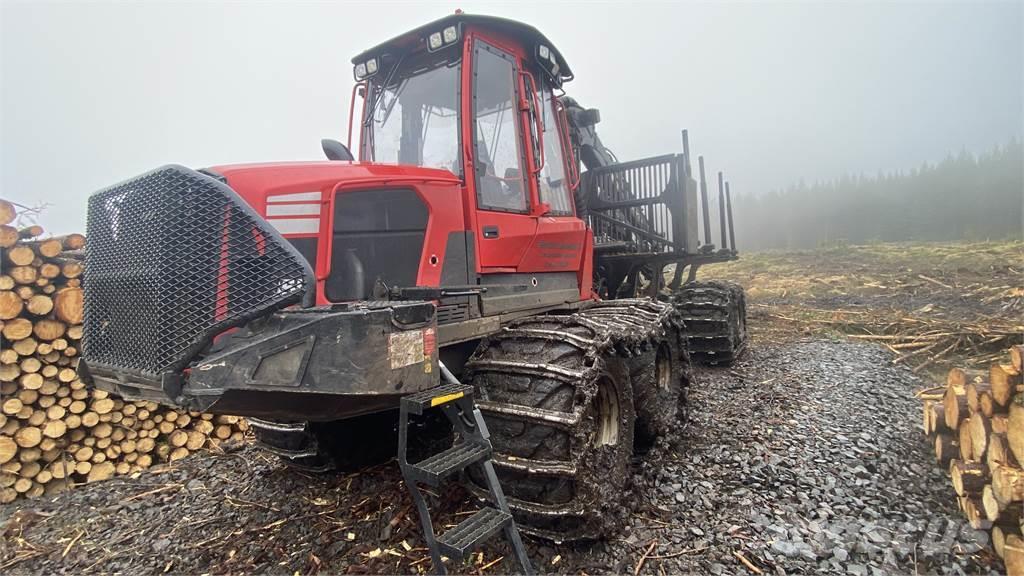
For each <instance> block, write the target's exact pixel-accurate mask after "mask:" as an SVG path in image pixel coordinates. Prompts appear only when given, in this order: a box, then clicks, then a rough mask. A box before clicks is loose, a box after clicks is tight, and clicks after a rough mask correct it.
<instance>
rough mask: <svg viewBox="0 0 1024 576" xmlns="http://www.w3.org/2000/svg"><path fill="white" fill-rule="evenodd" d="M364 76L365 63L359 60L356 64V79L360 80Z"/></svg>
mask: <svg viewBox="0 0 1024 576" xmlns="http://www.w3.org/2000/svg"><path fill="white" fill-rule="evenodd" d="M363 78H366V64H365V63H362V62H360V63H359V64H356V80H362V79H363Z"/></svg>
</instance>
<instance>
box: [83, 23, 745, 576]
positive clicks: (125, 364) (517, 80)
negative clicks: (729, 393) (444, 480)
mask: <svg viewBox="0 0 1024 576" xmlns="http://www.w3.org/2000/svg"><path fill="white" fill-rule="evenodd" d="M352 62H353V72H354V76H355V85H354V87H353V92H352V94H353V99H352V105H351V106H352V108H351V110H350V118H351V121H350V131H349V138H348V142H347V144H345V145H343V144H341V143H340V142H336V141H325V142H324V151H325V153H326V154H327V156H328V160H324V161H310V162H280V163H262V164H242V165H225V166H214V167H211V168H206V169H201V170H193V169H189V168H185V167H182V166H177V165H169V166H164V167H162V168H158V169H156V170H153V171H151V172H148V173H145V174H142V175H140V176H137V177H135V178H131V179H129V180H126V181H124V182H121V183H119V184H116V185H113V186H111V187H109V188H106V189H104V190H101V191H99V192H97V193H95V194H94V195H93V196H91V198H90V200H89V210H88V228H87V230H88V252H87V259H86V269H87V276H86V279H85V282H84V291H85V344H84V350H83V360H82V363H81V365H80V372H81V373H82V375H83V377H84V378H85V379H86V380H87V381H88V382H89V383H90V384H91V385H93V386H95V387H97V388H100V389H102V390H106V391H109V392H111V393H116V394H119V395H121V396H123V397H125V398H129V399H145V400H151V401H155V402H159V403H161V404H165V405H169V406H175V407H179V408H181V409H186V410H200V411H209V412H216V413H224V414H234V415H240V416H246V417H249V418H250V419H251V422H252V423H253V427H254V429H255V430H256V433H257V437H258V439H259V440H260V441H261V442H262V443H263V444H264V445H265V446H266V447H267V448H268V449H270V450H272V451H273V452H275V453H276V454H278V455H280V456H281V457H282V458H283V459H284V460H285V461H287V462H288V463H290V464H292V465H296V466H301V467H306V468H310V469H315V470H324V469H329V468H332V467H335V466H338V465H341V464H344V462H345V461H346V460H349V459H352V458H353V457H354V455H355V454H357V453H358V452H359V451H360V450H362V449H364V448H365V447H366V444H367V437H368V436H370V435H373V434H374V432H373V431H374V430H380V429H388V430H394V429H395V428H396V425H397V424H396V422H397V420H398V418H397V417H396V412H397V410H396V409H399V408H400V407H401V410H402V412H401V414H402V416H401V418H402V420H401V422H400V426H399V427H400V428H401V440H400V442H401V446H400V454H399V456H400V460H401V462H402V464H403V467H404V468H403V470H405V469H406V468H408V469H409V470H413V469H414V468H415V466H416V464H415V463H409V462H407V461H406V459H405V457H404V450H405V435H406V434H408V433H409V431H408V429H407V428H406V421H405V417H406V412H409V413H412V414H415V413H418V412H417V411H422V410H425V409H429V408H430V407H431V406H440V407H441V408H443V409H445V410H446V415H448V416H449V417H450V419H451V420H452V422H453V423H455V424H456V427H457V428H458V427H459V426H462V428H461V429H459V431H460V434H459V437H460V438H461V443H458V444H456V445H455V446H453V447H452V448H451V449H449V451H448V452H446V454H447V456H445V457H446V458H448V461H447V462H448V463H449V464H452V466H449V467H445V468H444V470H440V468H438V469H436V470H434V472H431V473H429V474H428V472H423V470H425V469H426V468H427V465H426V464H423V465H422V466H420V468H416V470H420V472H417V474H420V473H421V472H422V474H421V476H418V477H417V478H420V479H421V480H422V479H432V480H437V479H438V478H440V477H441V476H443V475H444V474H447V473H448V472H450V470H449V468H451V469H452V470H454V469H456V468H457V467H458V466H456V465H459V466H462V465H466V466H468V464H469V463H471V461H474V462H475V461H481V459H483V461H485V462H486V463H487V464H488V466H485V467H478V468H469V473H468V474H467V477H468V482H467V485H468V486H469V488H470V489H471V490H472V491H473V492H474V493H475V494H477V495H478V496H480V497H481V498H482V499H483V500H487V499H488V495H489V494H490V496H493V495H494V492H493V490H491V489H492V488H493V485H494V484H495V482H494V481H493V480H495V478H489V475H490V476H494V475H495V473H496V479H497V480H500V485H501V487H502V488H503V489H504V496H503V499H506V498H507V503H505V502H503V504H505V505H504V506H499V508H502V509H504V510H507V511H510V512H511V514H512V516H513V517H514V518H515V522H516V524H517V525H518V526H519V527H520V528H522V529H523V530H524V531H527V532H529V533H532V534H537V535H540V536H543V537H546V538H550V539H553V540H556V541H563V540H572V539H589V538H599V537H604V536H608V535H610V534H613V533H614V532H615V530H616V526H617V525H618V524H617V518H618V517H619V515H620V514H621V513H622V510H621V509H620V508H621V504H620V502H619V495H620V494H621V492H622V490H623V489H624V487H625V485H626V482H627V479H628V478H629V474H628V466H629V462H630V458H631V457H632V455H633V453H634V450H635V447H636V446H640V445H642V444H643V443H644V442H649V441H650V440H651V439H652V438H654V437H656V436H658V435H659V434H664V433H666V432H668V431H669V430H671V429H673V428H674V427H677V426H679V425H680V422H681V419H682V418H683V417H684V416H685V412H686V390H687V387H688V386H690V385H692V376H691V369H690V361H691V357H693V358H697V359H701V360H704V361H709V362H712V363H728V362H731V361H732V360H733V359H734V358H735V357H736V356H737V355H738V354H740V352H741V351H742V350H743V347H744V345H745V343H746V328H745V309H744V299H743V292H742V290H741V289H739V288H738V287H737V286H735V285H730V284H726V283H721V282H713V281H712V282H698V281H696V273H697V269H698V267H700V266H703V265H707V264H713V263H719V262H726V261H729V260H733V259H735V258H737V251H736V247H735V240H734V232H733V229H732V212H731V199H730V198H728V197H727V189H725V188H724V187H723V186H722V177H721V174H719V201H718V203H717V208H718V213H719V224H718V228H719V229H720V232H721V239H720V242H719V243H718V244H717V245H716V244H715V243H713V241H712V238H711V223H712V221H711V219H710V212H711V210H710V207H711V201H710V200H709V197H708V190H707V183H706V175H705V171H704V163H703V158H700V161H699V179H698V178H694V177H693V175H692V174H691V170H692V168H691V158H690V150H689V142H688V137H687V135H686V133H685V132H684V133H683V134H684V137H683V151H682V153H672V154H665V155H662V156H657V157H652V158H645V159H641V160H634V161H627V162H620V161H618V159H617V158H616V157H615V155H614V154H612V153H611V151H610V150H609V149H608V148H606V147H605V146H604V144H603V143H602V142H601V140H600V138H599V137H598V136H597V131H596V128H595V126H596V125H597V123H598V121H599V120H600V114H599V113H598V112H597V110H594V109H586V108H583V107H582V106H580V105H579V104H578V103H577V102H576V101H575V100H573V99H571V98H569V97H568V96H565V95H564V93H563V91H562V90H563V86H564V85H565V84H566V83H567V82H569V81H570V80H572V79H573V72H572V69H571V68H570V66H569V63H568V62H567V61H566V59H565V57H564V56H563V55H562V53H561V52H559V50H558V49H557V48H556V47H555V45H554V44H553V43H552V42H551V41H550V40H548V38H546V37H545V36H544V35H543V34H542V33H540V32H539V31H538V30H537V29H535V28H534V27H532V26H529V25H527V24H523V23H519V22H515V21H512V20H506V19H502V18H495V17H489V16H480V15H469V14H463V13H456V14H453V15H449V16H446V17H444V18H441V19H439V20H437V21H434V22H431V23H429V24H426V25H423V26H421V27H419V28H416V29H414V30H412V31H409V32H407V33H404V34H401V35H399V36H397V37H395V38H393V39H391V40H389V41H387V42H384V43H382V44H380V45H378V46H375V47H373V48H370V49H368V50H366V51H364V52H362V53H361V54H359V55H358V56H356V57H355V58H354V59H353V61H352ZM353 132H354V135H355V137H356V139H357V141H358V144H354V143H353ZM353 149H354V150H355V153H352V152H351V150H353ZM356 158H358V159H356ZM698 180H699V181H698ZM701 224H702V225H703V238H702V237H701V234H700V230H699V228H700V226H701ZM684 274H685V278H684ZM438 386H442V387H444V386H447V387H449V388H443V389H445V390H448V392H446V393H445V394H439V393H435V392H434V391H436V390H438ZM470 399H472V401H469V400H470ZM481 418H482V419H481ZM459 422H461V424H459ZM488 433H489V444H487V442H488ZM474 435H477V436H480V437H481V438H482V440H481V441H480V442H481V443H480V444H479V446H476V447H474V446H469V445H468V444H467V442H469V440H467V438H470V437H474V438H476V436H474ZM474 458H475V459H476V460H473V459H474ZM453 463H454V464H453ZM435 464H436V462H435ZM446 466H447V464H446ZM463 467H465V466H463ZM488 469H489V470H491V472H492V473H488ZM431 474H433V475H431ZM409 478H410V476H408V475H407V477H406V479H407V480H409ZM424 481H426V480H424ZM417 503H418V504H419V501H417ZM421 512H422V510H421ZM487 514H491V513H487ZM487 514H484V516H481V517H480V518H478V519H477V520H478V523H479V525H477V526H475V528H474V526H469V527H467V528H465V529H462V528H460V529H461V530H463V532H460V533H459V536H460V537H463V539H464V540H465V541H463V542H462V543H463V544H466V543H475V542H469V541H470V540H473V538H475V536H474V537H473V538H471V537H470V536H471V532H472V530H471V529H479V530H478V532H481V533H482V532H483V531H485V530H484V528H487V527H488V526H491V524H486V523H487V522H491V521H492V520H493V521H494V522H495V524H494V526H497V524H496V522H497V521H498V520H499V519H500V520H501V521H502V522H505V524H503V526H505V527H507V526H508V525H509V524H508V522H506V520H505V519H504V517H503V516H502V517H501V518H498V516H495V514H496V513H495V514H491V515H490V516H487ZM485 516H486V517H485ZM485 524H486V526H485ZM429 537H430V538H433V534H432V532H431V533H430V535H429ZM516 537H517V538H518V536H516ZM437 542H442V540H441V539H438V540H437ZM437 542H434V543H435V544H436V543H437ZM439 545H440V544H439ZM432 550H433V547H432ZM446 550H450V549H446ZM435 559H436V558H435ZM435 567H436V566H435Z"/></svg>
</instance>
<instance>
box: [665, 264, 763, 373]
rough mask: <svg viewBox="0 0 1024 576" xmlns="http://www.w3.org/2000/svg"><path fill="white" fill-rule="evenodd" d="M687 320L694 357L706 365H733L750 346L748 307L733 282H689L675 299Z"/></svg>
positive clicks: (680, 311) (738, 288)
mask: <svg viewBox="0 0 1024 576" xmlns="http://www.w3.org/2000/svg"><path fill="white" fill-rule="evenodd" d="M672 302H673V304H675V306H676V308H677V309H678V310H679V313H680V314H681V315H682V317H683V323H684V324H685V325H686V337H687V341H688V347H689V350H690V355H691V357H692V358H693V359H694V360H695V361H698V362H702V363H704V364H712V365H716V364H720V365H728V364H731V363H732V362H733V361H734V360H735V359H736V358H739V356H740V355H741V354H742V353H743V351H744V350H745V349H746V346H747V304H746V296H745V294H744V292H743V287H742V286H740V285H738V284H734V283H732V282H721V281H710V282H688V283H686V284H684V285H683V286H682V288H680V289H679V290H678V291H677V292H675V293H674V294H673V295H672Z"/></svg>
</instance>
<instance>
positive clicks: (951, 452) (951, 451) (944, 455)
mask: <svg viewBox="0 0 1024 576" xmlns="http://www.w3.org/2000/svg"><path fill="white" fill-rule="evenodd" d="M959 455H960V452H959V450H957V447H956V445H955V444H954V442H953V436H952V435H951V434H943V433H939V434H936V435H935V459H936V460H937V461H938V462H939V464H940V465H941V466H942V467H943V468H946V469H948V468H949V463H950V462H951V461H952V460H953V459H954V458H956V457H957V456H959Z"/></svg>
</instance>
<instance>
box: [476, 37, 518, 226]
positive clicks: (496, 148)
mask: <svg viewBox="0 0 1024 576" xmlns="http://www.w3.org/2000/svg"><path fill="white" fill-rule="evenodd" d="M473 58H474V62H473V65H474V69H473V70H474V78H473V140H474V142H473V156H474V162H475V166H474V168H475V173H476V189H477V202H478V204H479V205H480V207H481V208H483V209H485V210H499V211H505V212H527V209H528V207H529V202H528V200H527V195H526V187H525V186H524V185H523V183H524V178H523V170H522V145H521V142H520V134H519V127H520V118H519V110H518V107H517V106H516V65H515V61H514V59H513V58H512V57H511V56H509V55H508V54H506V53H504V52H502V51H501V50H499V49H497V48H495V47H493V46H490V45H488V44H487V43H485V42H481V41H479V40H478V41H476V43H475V45H474V49H473Z"/></svg>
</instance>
